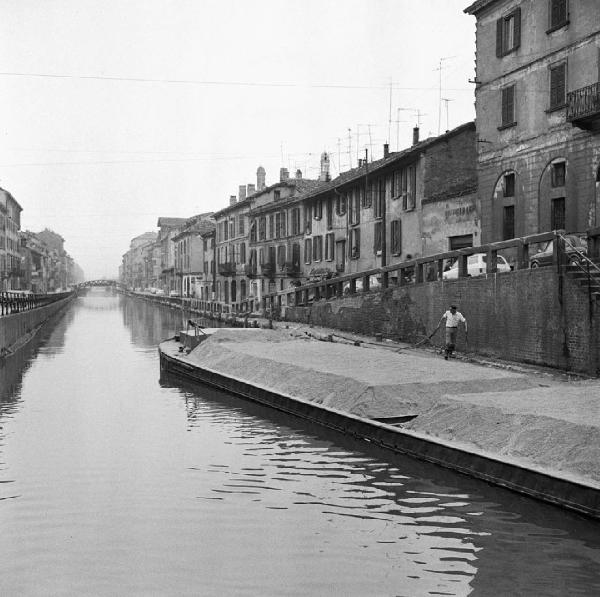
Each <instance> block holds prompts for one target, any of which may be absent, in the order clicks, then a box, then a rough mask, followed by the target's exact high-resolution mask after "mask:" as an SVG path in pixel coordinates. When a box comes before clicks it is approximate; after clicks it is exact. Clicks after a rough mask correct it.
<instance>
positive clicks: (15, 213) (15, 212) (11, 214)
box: [0, 188, 24, 290]
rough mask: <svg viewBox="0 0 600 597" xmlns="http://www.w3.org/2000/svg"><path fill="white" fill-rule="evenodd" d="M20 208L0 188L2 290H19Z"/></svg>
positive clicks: (0, 272)
mask: <svg viewBox="0 0 600 597" xmlns="http://www.w3.org/2000/svg"><path fill="white" fill-rule="evenodd" d="M22 211H23V209H22V207H21V206H20V205H19V204H18V203H17V200H16V199H15V198H14V197H13V196H12V195H11V194H10V193H9V192H8V191H5V190H4V189H1V188H0V276H1V280H0V284H1V289H2V290H18V289H20V288H21V279H22V278H23V273H24V272H23V267H22V264H21V250H20V247H21V242H20V239H19V231H20V230H21V212H22Z"/></svg>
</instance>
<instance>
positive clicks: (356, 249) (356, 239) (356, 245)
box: [350, 228, 360, 259]
mask: <svg viewBox="0 0 600 597" xmlns="http://www.w3.org/2000/svg"><path fill="white" fill-rule="evenodd" d="M350 257H351V258H352V259H358V258H359V257H360V228H352V230H350Z"/></svg>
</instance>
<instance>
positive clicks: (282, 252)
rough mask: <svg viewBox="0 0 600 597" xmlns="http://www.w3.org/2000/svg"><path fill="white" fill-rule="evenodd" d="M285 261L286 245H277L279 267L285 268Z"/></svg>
mask: <svg viewBox="0 0 600 597" xmlns="http://www.w3.org/2000/svg"><path fill="white" fill-rule="evenodd" d="M284 263H285V245H279V246H278V247H277V265H278V266H279V268H280V269H281V268H283V264H284Z"/></svg>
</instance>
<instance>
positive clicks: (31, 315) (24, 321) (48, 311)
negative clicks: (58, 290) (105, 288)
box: [0, 294, 75, 357]
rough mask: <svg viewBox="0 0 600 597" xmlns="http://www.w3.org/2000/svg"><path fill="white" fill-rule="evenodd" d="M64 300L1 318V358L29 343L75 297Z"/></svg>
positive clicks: (71, 296)
mask: <svg viewBox="0 0 600 597" xmlns="http://www.w3.org/2000/svg"><path fill="white" fill-rule="evenodd" d="M74 296H75V295H74V294H65V296H64V297H63V298H60V299H59V300H56V301H53V302H51V303H49V304H46V305H43V306H41V307H37V308H35V309H31V310H29V311H22V312H19V313H9V314H8V315H3V316H2V317H0V357H2V356H5V355H7V354H11V353H13V352H14V351H16V350H18V349H19V348H20V347H21V346H23V345H24V344H26V343H27V342H29V341H30V340H31V339H32V338H33V337H34V336H35V334H36V333H37V332H38V330H39V329H40V328H41V326H42V325H44V323H46V321H48V319H50V317H52V316H53V315H55V314H56V313H58V312H59V311H60V310H61V309H63V308H64V307H65V306H66V305H67V304H68V303H69V302H70V301H71V300H72V299H73V297H74Z"/></svg>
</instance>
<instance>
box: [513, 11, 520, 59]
mask: <svg viewBox="0 0 600 597" xmlns="http://www.w3.org/2000/svg"><path fill="white" fill-rule="evenodd" d="M514 15H515V43H514V44H513V47H512V48H511V49H513V50H516V49H517V48H518V47H520V45H521V9H520V8H519V7H517V8H515V12H514Z"/></svg>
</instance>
